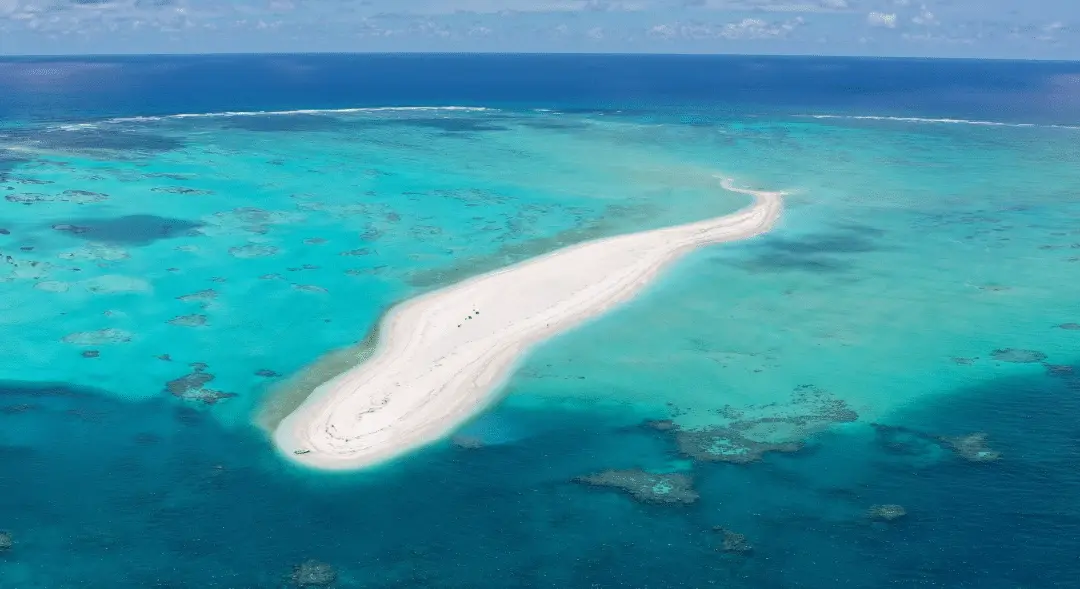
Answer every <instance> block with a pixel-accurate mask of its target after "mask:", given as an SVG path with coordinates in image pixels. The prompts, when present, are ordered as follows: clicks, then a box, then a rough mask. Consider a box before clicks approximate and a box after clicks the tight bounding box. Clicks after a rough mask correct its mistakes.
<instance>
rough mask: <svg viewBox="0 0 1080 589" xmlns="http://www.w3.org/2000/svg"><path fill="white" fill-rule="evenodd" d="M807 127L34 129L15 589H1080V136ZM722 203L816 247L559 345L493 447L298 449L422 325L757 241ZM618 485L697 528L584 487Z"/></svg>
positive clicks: (710, 256)
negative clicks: (493, 294) (353, 460)
mask: <svg viewBox="0 0 1080 589" xmlns="http://www.w3.org/2000/svg"><path fill="white" fill-rule="evenodd" d="M177 112H180V111H177ZM801 114H813V113H812V112H808V113H799V112H785V113H772V114H768V115H764V114H761V113H756V112H741V113H736V112H730V111H729V110H726V109H711V110H708V109H707V110H700V109H699V110H696V111H693V114H692V115H691V114H687V112H685V111H679V112H673V111H671V110H665V109H655V110H649V109H640V108H639V109H636V110H623V111H618V110H611V109H597V110H590V109H570V108H565V109H561V110H560V109H548V108H543V109H537V108H525V107H520V106H519V107H508V106H507V107H497V108H496V107H492V108H487V109H482V110H481V109H422V110H415V109H408V110H403V109H390V110H362V109H361V110H348V111H318V112H306V113H296V112H285V113H278V114H262V115H235V114H234V115H225V114H220V115H215V116H205V117H141V118H133V117H126V118H125V117H121V118H119V119H117V118H112V119H110V118H88V119H87V120H85V121H84V120H66V121H62V122H58V121H49V122H41V121H39V122H34V123H32V124H29V123H25V122H24V123H19V124H15V123H12V124H9V125H7V126H6V127H5V128H4V130H3V131H2V133H0V135H2V137H0V149H2V150H3V151H0V153H2V154H3V157H4V159H3V160H2V161H0V164H3V165H4V167H3V168H0V177H2V182H0V191H3V192H2V193H3V195H4V197H5V200H4V201H3V202H2V203H0V207H2V211H3V214H2V216H0V219H2V223H0V228H2V229H4V232H3V234H2V235H0V248H2V249H0V251H2V254H3V258H4V261H5V265H4V266H3V267H2V270H0V272H2V273H0V279H2V280H3V283H2V284H0V288H2V289H3V291H2V292H3V294H4V296H3V297H2V298H0V305H2V314H0V321H2V325H3V333H4V335H5V338H4V342H5V346H6V347H5V350H4V351H5V353H4V354H3V355H2V356H0V378H3V379H4V381H3V383H2V384H0V424H2V429H0V458H2V460H3V462H2V463H0V464H2V468H0V488H2V490H3V492H2V493H0V530H3V531H7V532H9V533H10V534H11V537H12V538H13V539H14V541H15V544H14V545H13V546H12V547H11V548H10V549H7V550H4V551H2V552H0V587H3V588H5V589H7V588H9V587H10V588H38V587H42V588H46V587H47V588H59V587H94V588H96V587H102V588H104V587H110V588H116V587H133V588H134V587H140V588H142V587H284V586H295V585H296V583H294V580H293V579H290V578H289V574H290V572H291V571H292V570H293V567H295V566H297V565H298V564H300V563H301V562H304V561H305V560H307V559H312V558H313V559H317V560H319V561H322V562H325V563H328V564H330V565H331V566H333V567H334V569H335V570H336V573H337V576H336V580H335V586H338V587H713V586H717V587H754V588H765V587H815V588H816V587H882V586H890V585H891V586H905V587H908V586H918V587H979V588H998V587H1001V588H1006V587H1007V588H1016V587H1065V586H1069V583H1070V581H1068V579H1071V578H1074V577H1075V575H1076V574H1077V573H1078V572H1080V570H1078V567H1077V564H1076V560H1075V554H1076V550H1077V548H1080V546H1078V543H1080V500H1078V499H1077V497H1080V494H1078V493H1077V491H1080V479H1078V478H1077V476H1076V472H1077V466H1078V459H1080V458H1078V452H1080V436H1078V434H1077V430H1076V427H1075V423H1076V422H1077V421H1076V419H1077V416H1078V415H1080V405H1078V404H1077V396H1078V394H1080V380H1077V379H1078V377H1077V376H1076V374H1077V373H1076V372H1074V368H1075V367H1076V366H1077V351H1078V350H1080V329H1076V328H1074V327H1075V324H1076V323H1080V305H1078V304H1077V302H1076V297H1075V289H1074V288H1072V285H1075V284H1078V283H1080V230H1078V229H1077V228H1078V227H1080V197H1078V195H1080V174H1077V173H1076V172H1075V170H1077V169H1080V150H1078V149H1077V147H1076V146H1077V145H1080V141H1078V139H1080V131H1077V130H1075V129H1069V128H1060V127H1052V126H986V125H973V124H952V123H941V122H937V123H934V122H916V121H899V120H866V119H854V118H835V119H818V118H812V117H806V116H799V115H801ZM986 118H989V117H986ZM716 175H722V176H731V177H734V178H735V179H736V180H737V181H738V182H739V183H740V184H742V185H745V186H748V187H754V188H761V189H770V190H775V189H784V190H790V191H791V196H790V197H789V198H788V201H787V209H786V211H785V216H784V218H783V220H782V222H781V224H780V226H779V227H778V228H777V229H776V230H774V231H773V232H772V233H770V234H768V235H766V236H762V237H760V238H756V239H753V240H749V241H746V242H741V243H737V244H727V245H723V246H715V247H709V248H705V249H702V250H701V251H699V252H696V253H694V254H692V255H691V256H689V257H688V258H687V259H685V260H683V261H682V262H680V263H679V264H677V265H676V266H675V267H674V268H672V270H671V271H670V272H668V273H667V274H666V275H665V276H664V278H663V279H662V280H661V281H659V282H658V283H657V284H656V285H655V286H653V287H652V288H650V289H649V290H648V292H647V293H646V294H644V295H643V296H642V297H640V298H639V299H637V300H635V301H633V302H632V303H630V304H628V305H626V306H625V307H623V308H621V309H619V310H617V311H615V312H613V313H611V314H609V315H607V316H604V317H601V318H599V319H597V320H596V321H594V322H591V323H590V324H588V325H586V326H584V327H582V328H580V329H577V330H575V331H573V332H571V333H568V334H566V335H563V336H561V337H558V338H556V339H554V340H552V341H550V342H547V343H545V344H544V345H542V346H541V347H540V348H539V349H537V350H536V351H535V352H534V353H532V354H531V355H530V356H529V357H528V358H526V359H525V361H524V362H523V364H522V366H521V367H520V369H519V370H518V372H517V373H516V374H515V376H514V377H513V379H512V381H511V382H510V384H509V385H508V386H507V388H506V390H505V391H503V393H502V394H501V395H500V396H499V398H498V399H496V400H495V401H494V403H493V405H492V406H491V407H489V408H488V409H487V410H486V411H484V412H483V413H482V414H480V415H478V416H477V417H476V418H475V419H474V420H472V421H471V422H470V423H468V424H466V425H464V426H463V427H462V428H461V431H459V432H457V434H456V437H455V438H452V439H451V440H447V441H444V442H440V443H437V444H434V445H433V446H432V447H430V448H428V449H425V450H422V451H420V452H417V453H415V454H413V455H410V456H407V457H404V458H402V459H400V460H398V461H395V462H393V463H391V464H388V465H386V466H384V467H381V468H378V469H374V470H371V471H365V472H360V473H351V474H344V475H343V474H333V475H329V474H324V473H316V472H309V471H305V470H302V469H300V468H298V467H296V466H294V465H292V464H291V463H289V462H288V461H287V460H284V459H283V458H281V457H279V456H278V455H276V453H275V452H274V450H273V448H272V447H271V445H270V444H269V442H268V440H267V437H266V433H265V431H264V429H263V427H262V426H265V418H266V416H265V413H264V411H265V407H266V406H267V405H272V404H274V403H276V402H279V401H280V399H281V398H282V396H283V395H285V396H288V395H290V394H295V393H296V390H295V386H293V385H290V384H289V383H290V380H291V379H295V378H297V377H299V378H309V379H310V378H314V379H316V380H317V379H318V378H319V377H323V376H327V374H325V371H327V370H328V369H327V368H326V366H325V365H324V364H321V363H320V359H324V358H325V357H326V356H327V355H328V354H333V353H334V352H335V351H338V350H343V349H344V350H350V349H353V348H354V346H356V345H357V344H358V343H359V342H362V341H363V340H364V338H365V337H366V336H367V335H368V334H369V333H370V332H371V330H372V329H373V327H374V325H375V323H376V322H377V320H378V317H379V316H380V315H381V313H383V312H384V311H385V310H386V308H388V307H389V306H390V305H392V304H394V303H395V302H397V301H400V300H402V299H405V298H408V297H409V296H412V295H415V294H417V293H419V292H424V291H426V290H428V289H431V288H436V287H438V286H441V285H444V284H448V283H452V282H454V281H456V280H458V279H460V278H462V277H465V276H469V275H472V274H475V273H478V272H482V271H485V270H488V269H491V268H496V267H500V266H503V265H505V264H508V263H512V262H514V261H517V260H520V259H525V258H527V257H529V256H532V255H536V254H539V253H542V252H545V251H550V250H551V249H554V248H556V247H559V246H561V245H565V244H568V243H573V242H576V241H580V240H582V239H588V238H592V237H599V236H604V235H611V234H617V233H622V232H627V231H636V230H641V229H645V228H651V227H658V226H663V225H668V224H672V223H678V222H683V221H688V220H693V219H699V218H703V217H706V216H710V215H717V214H724V213H727V212H730V211H733V210H736V209H737V208H739V207H741V206H744V205H745V204H746V203H747V199H746V198H745V197H743V196H741V195H736V194H731V193H726V192H724V191H723V190H721V189H720V188H719V186H718V182H717V179H716ZM211 377H212V378H211ZM283 391H284V392H283ZM646 420H671V421H672V422H674V424H677V425H678V426H679V427H680V428H681V430H669V429H667V427H664V425H665V424H666V422H659V423H653V424H652V425H651V426H649V425H646V424H644V423H643V422H645V421H646ZM687 433H689V435H686V434H687ZM974 433H984V434H985V435H986V438H985V440H984V441H983V442H982V445H981V446H979V445H978V444H977V443H976V444H975V445H972V446H967V448H968V449H969V450H974V451H973V452H968V453H967V454H965V453H964V452H962V451H955V450H954V448H953V447H952V446H950V444H949V442H948V441H947V439H952V437H956V436H965V435H968V434H974ZM770 449H771V450H772V451H766V452H765V453H764V454H763V455H762V456H760V459H758V460H752V459H751V458H753V453H754V452H755V451H760V450H770ZM781 450H783V451H781ZM977 451H982V452H983V454H981V455H980V454H978V453H977ZM990 452H996V453H999V454H1000V456H999V459H997V460H984V461H979V460H975V461H971V460H966V459H965V456H966V457H967V458H969V459H970V458H976V459H978V458H979V457H983V458H990V457H994V456H996V455H994V454H989V453H990ZM610 469H631V470H632V469H640V471H645V472H650V473H654V474H655V473H682V474H685V475H688V476H689V477H690V480H692V487H693V491H694V492H695V493H696V494H697V499H696V500H695V501H693V502H692V503H688V504H681V503H679V504H672V503H666V502H664V497H665V495H664V494H663V493H659V494H655V493H650V491H657V490H662V489H659V487H657V488H655V489H654V488H652V487H649V488H648V489H646V490H645V492H644V494H639V495H636V496H635V495H633V494H630V493H626V492H623V490H622V489H619V488H614V487H600V486H588V485H583V484H580V483H577V482H574V480H575V478H576V477H581V476H585V475H589V474H593V473H598V472H602V471H606V470H610ZM635 472H637V471H635ZM886 504H898V505H902V506H903V507H904V509H905V510H906V516H904V517H902V518H900V519H897V520H894V521H880V518H879V519H875V518H873V517H870V516H868V510H869V509H870V508H871V507H872V506H874V505H886ZM718 526H719V527H722V528H724V529H726V530H732V531H735V532H737V533H741V534H743V535H745V541H746V542H747V543H748V544H750V545H752V546H753V549H752V550H750V551H738V550H727V551H725V550H723V539H724V536H723V533H722V532H718V531H716V530H715V529H714V528H715V527H718Z"/></svg>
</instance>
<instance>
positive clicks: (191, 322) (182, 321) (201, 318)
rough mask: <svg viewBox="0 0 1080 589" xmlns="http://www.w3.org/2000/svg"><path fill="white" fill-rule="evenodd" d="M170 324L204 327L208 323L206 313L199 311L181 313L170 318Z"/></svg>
mask: <svg viewBox="0 0 1080 589" xmlns="http://www.w3.org/2000/svg"><path fill="white" fill-rule="evenodd" d="M169 324H170V325H179V326H181V327H202V326H203V325H206V315H200V314H198V313H193V314H191V315H181V316H179V317H173V318H172V319H170V320H169Z"/></svg>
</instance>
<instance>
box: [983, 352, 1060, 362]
mask: <svg viewBox="0 0 1080 589" xmlns="http://www.w3.org/2000/svg"><path fill="white" fill-rule="evenodd" d="M991 356H992V357H993V358H994V360H997V361H998V362H1012V363H1014V364H1032V363H1035V362H1042V361H1044V360H1046V354H1044V353H1042V352H1039V351H1037V350H1020V349H1017V348H1003V349H1000V350H994V351H993V352H992V353H991Z"/></svg>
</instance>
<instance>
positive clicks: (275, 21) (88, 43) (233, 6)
mask: <svg viewBox="0 0 1080 589" xmlns="http://www.w3.org/2000/svg"><path fill="white" fill-rule="evenodd" d="M263 51H287V52H288V51H508V52H512V51H541V52H551V51H563V52H652V53H655V52H675V53H754V54H830V55H886V56H948V57H961V56H963V57H1007V58H1038V59H1080V0H1026V1H1024V0H235V1H228V0H0V54H8V55H10V54H85V53H99V54H100V53H204V52H263Z"/></svg>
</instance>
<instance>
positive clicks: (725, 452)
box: [675, 385, 859, 464]
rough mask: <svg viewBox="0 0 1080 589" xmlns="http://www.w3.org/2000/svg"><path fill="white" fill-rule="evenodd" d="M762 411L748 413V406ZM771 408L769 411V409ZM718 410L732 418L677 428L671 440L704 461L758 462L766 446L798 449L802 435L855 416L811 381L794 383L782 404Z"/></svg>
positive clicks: (810, 433)
mask: <svg viewBox="0 0 1080 589" xmlns="http://www.w3.org/2000/svg"><path fill="white" fill-rule="evenodd" d="M751 411H752V412H755V413H759V414H762V413H764V415H762V416H757V417H750V416H748V415H747V413H748V412H751ZM770 413H771V415H770ZM721 414H722V415H723V416H724V417H726V418H728V419H730V420H731V422H730V423H729V424H727V425H723V426H713V427H707V428H702V429H696V430H685V429H679V430H677V431H676V433H675V441H676V443H677V444H678V447H679V452H680V453H682V454H683V455H685V456H688V457H690V458H692V459H694V460H699V461H704V462H731V463H735V464H746V463H750V462H756V461H758V460H761V458H762V457H763V456H764V455H765V454H766V453H768V452H797V451H798V450H800V449H801V448H802V446H803V441H804V440H805V439H806V438H808V437H809V436H811V435H813V434H814V433H816V432H819V431H822V430H824V429H826V428H828V427H829V426H831V425H833V424H837V423H850V422H853V421H855V420H857V419H858V418H859V416H858V414H857V413H855V412H854V411H852V410H851V409H850V408H849V407H848V406H847V404H846V403H845V402H844V401H842V400H839V399H836V398H834V397H832V396H831V395H830V394H829V393H827V392H826V391H823V390H821V389H819V388H817V387H814V386H811V385H802V386H799V387H797V388H796V389H795V391H794V393H793V395H792V400H791V402H790V403H789V404H787V405H786V406H778V405H777V406H767V407H750V408H747V409H746V410H737V409H734V408H732V407H726V408H724V409H723V410H722V411H721Z"/></svg>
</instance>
